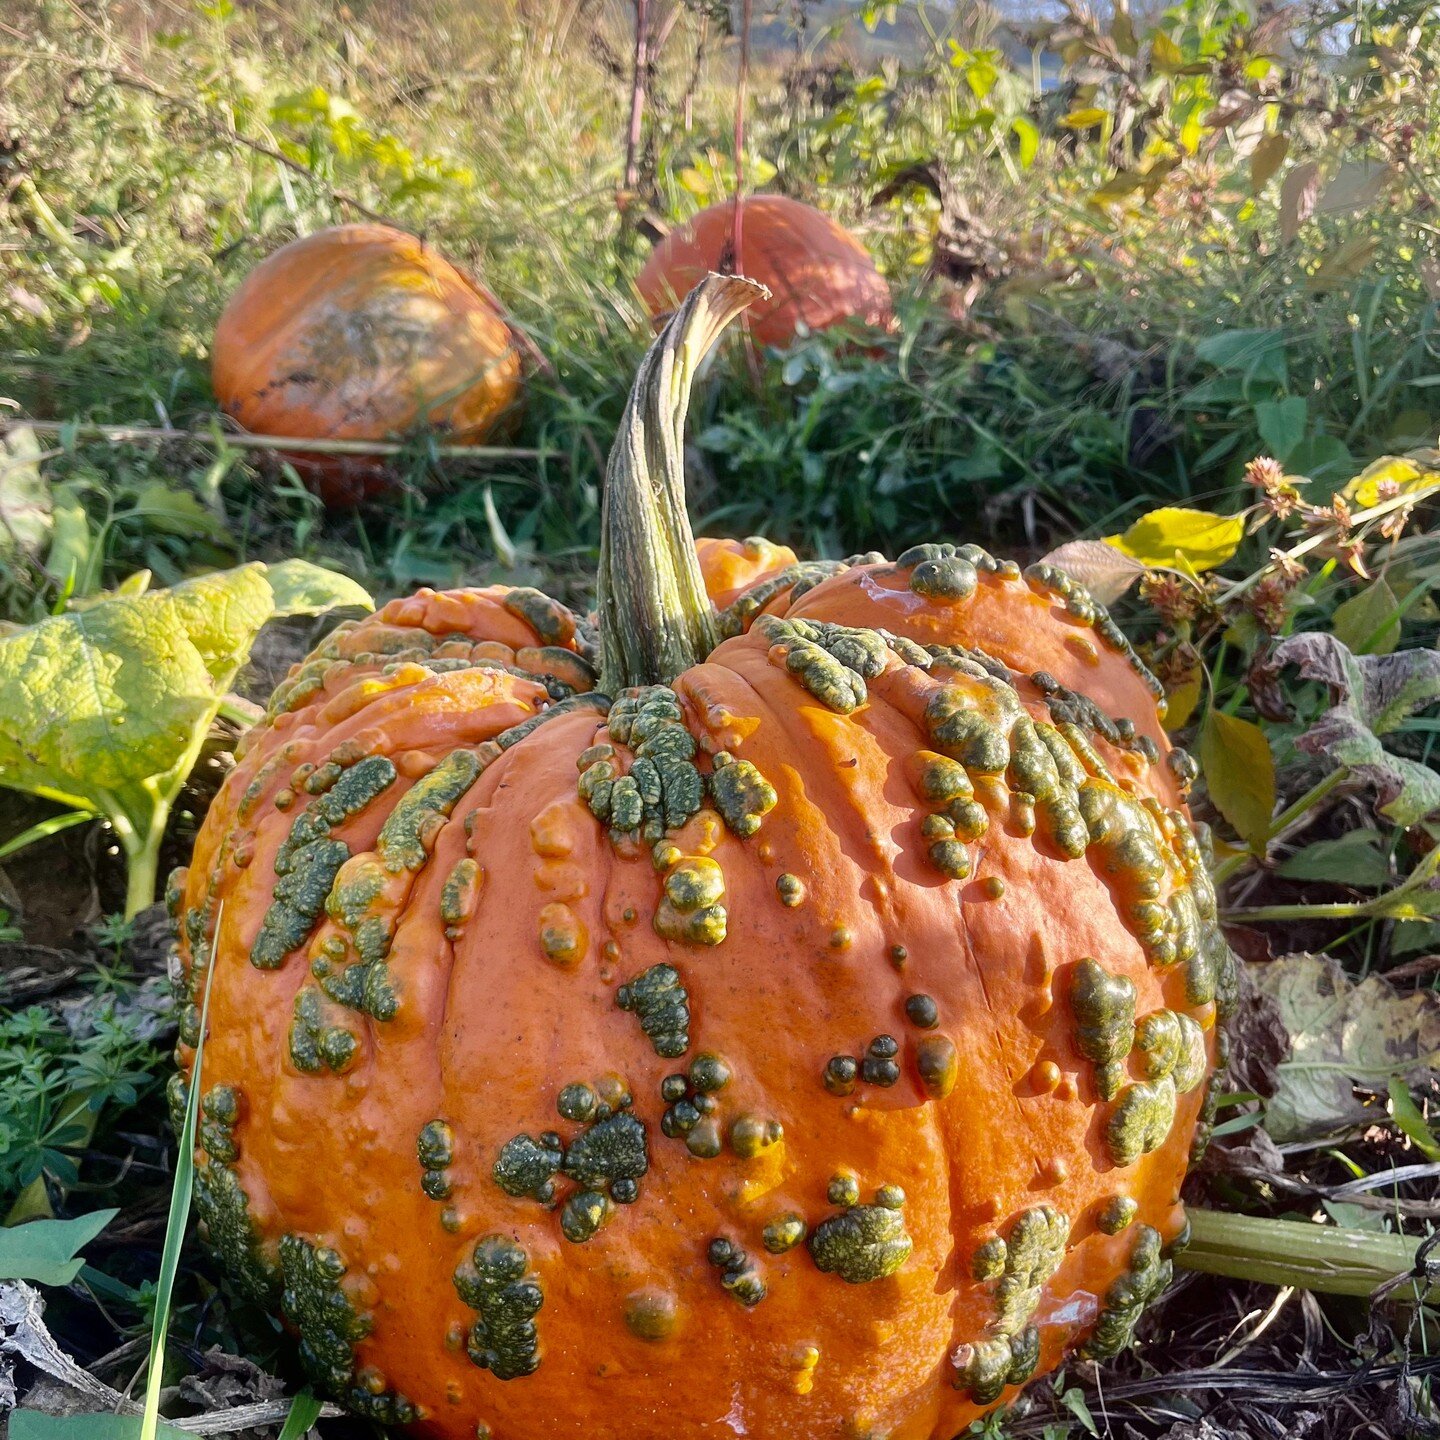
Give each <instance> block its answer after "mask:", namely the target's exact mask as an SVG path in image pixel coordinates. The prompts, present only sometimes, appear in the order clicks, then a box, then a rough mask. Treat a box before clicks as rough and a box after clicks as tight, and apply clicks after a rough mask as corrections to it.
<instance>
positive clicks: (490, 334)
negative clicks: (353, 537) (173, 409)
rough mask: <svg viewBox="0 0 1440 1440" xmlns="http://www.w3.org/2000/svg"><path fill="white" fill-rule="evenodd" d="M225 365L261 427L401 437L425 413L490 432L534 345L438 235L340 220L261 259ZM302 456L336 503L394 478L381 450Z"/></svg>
mask: <svg viewBox="0 0 1440 1440" xmlns="http://www.w3.org/2000/svg"><path fill="white" fill-rule="evenodd" d="M211 378H212V382H213V385H214V390H215V398H216V399H217V400H218V401H219V403H220V406H221V408H222V409H223V410H224V411H225V412H226V414H228V415H231V416H233V417H234V418H235V419H236V420H238V421H239V422H240V424H242V425H243V426H244V427H245V428H246V429H247V430H251V431H254V432H256V433H258V434H261V435H280V436H294V437H295V438H297V439H302V440H343V441H375V440H380V441H388V440H394V439H396V438H397V437H400V436H402V435H403V434H404V433H405V432H406V431H407V430H411V429H413V428H414V427H415V426H416V425H418V424H421V423H425V424H429V425H432V426H434V427H436V428H437V429H440V430H443V431H444V432H445V438H446V439H447V441H449V442H451V443H453V444H457V445H478V444H480V443H481V442H483V441H484V440H485V438H486V437H487V436H488V435H490V434H491V432H492V431H493V430H494V429H495V427H496V425H497V424H498V423H499V422H500V421H501V419H502V418H503V417H504V416H505V415H506V414H507V413H508V412H509V411H511V410H512V409H513V407H514V406H515V404H516V401H517V399H518V397H519V392H520V357H519V354H518V352H517V350H516V348H515V343H514V337H513V336H512V335H511V333H510V330H509V327H508V326H507V325H506V323H505V321H504V319H503V318H502V316H501V315H500V314H499V312H498V311H497V310H496V308H495V306H494V304H493V303H492V301H491V300H490V298H489V297H488V296H487V295H486V294H485V293H483V292H482V291H481V290H480V289H479V288H477V286H476V285H475V284H474V282H473V281H471V280H470V279H469V277H467V276H466V275H465V274H464V273H462V272H461V271H460V270H458V269H456V267H455V266H454V265H452V264H451V263H450V262H449V261H448V260H446V259H445V258H444V257H443V256H442V255H440V254H439V253H438V252H437V251H435V250H434V249H433V248H431V247H430V246H429V245H427V244H426V243H425V242H424V241H422V240H418V239H416V238H415V236H413V235H407V234H405V233H404V232H403V231H400V230H392V229H390V228H389V227H388V226H385V225H339V226H336V227H335V228H333V229H330V230H322V231H320V232H318V233H317V234H314V235H309V236H306V237H305V238H304V239H301V240H295V241H293V242H291V243H290V244H289V245H285V246H283V247H282V248H281V249H279V250H277V251H276V252H275V253H274V254H273V255H271V256H269V257H268V258H267V259H265V260H263V261H262V262H261V263H260V264H259V265H257V266H256V267H255V269H254V270H252V271H251V272H250V274H249V275H248V276H247V277H246V279H245V281H244V283H243V284H242V285H241V286H240V288H239V289H238V290H237V291H236V292H235V294H234V295H233V296H232V297H231V299H230V302H229V303H228V304H227V305H226V307H225V310H224V313H223V314H222V315H221V317H220V323H219V325H218V326H217V327H216V330H215V342H214V346H213V349H212V353H211ZM291 459H292V460H293V462H294V463H295V465H296V467H297V468H298V469H299V470H300V472H301V474H302V475H304V476H305V477H306V479H307V480H309V481H310V482H311V483H312V484H313V485H314V486H315V488H316V489H317V490H318V491H319V493H320V494H321V496H322V497H323V498H324V499H325V500H326V501H327V502H328V503H330V504H332V505H345V504H353V503H355V502H356V501H358V500H361V499H365V498H368V497H370V496H373V495H375V494H378V493H380V492H382V491H383V490H384V489H386V488H387V485H388V480H387V476H386V471H385V468H384V466H383V465H382V464H381V463H380V462H379V461H378V460H377V459H376V458H375V457H373V456H366V455H363V454H361V455H327V456H317V455H314V454H308V453H307V454H296V455H294V456H292V457H291Z"/></svg>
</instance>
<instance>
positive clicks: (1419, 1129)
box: [1390, 1078, 1440, 1160]
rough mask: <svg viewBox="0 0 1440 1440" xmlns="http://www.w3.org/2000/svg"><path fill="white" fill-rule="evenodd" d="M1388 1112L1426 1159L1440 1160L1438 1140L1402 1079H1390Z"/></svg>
mask: <svg viewBox="0 0 1440 1440" xmlns="http://www.w3.org/2000/svg"><path fill="white" fill-rule="evenodd" d="M1390 1113H1391V1114H1392V1115H1393V1116H1394V1117H1395V1123H1396V1124H1397V1125H1398V1126H1399V1127H1400V1129H1401V1130H1402V1131H1403V1132H1404V1133H1405V1134H1406V1135H1407V1136H1408V1137H1409V1139H1410V1143H1411V1144H1412V1145H1414V1147H1415V1148H1416V1149H1417V1150H1418V1151H1419V1152H1420V1153H1421V1154H1422V1155H1423V1156H1424V1157H1425V1158H1426V1159H1427V1160H1440V1140H1437V1139H1436V1137H1435V1132H1434V1130H1432V1129H1431V1128H1430V1126H1429V1125H1428V1124H1427V1123H1426V1120H1425V1117H1424V1115H1422V1114H1421V1113H1420V1107H1419V1106H1418V1105H1417V1104H1416V1103H1415V1097H1414V1096H1413V1095H1411V1093H1410V1087H1409V1086H1408V1085H1406V1084H1405V1083H1404V1082H1403V1081H1402V1080H1399V1079H1395V1078H1392V1079H1391V1081H1390Z"/></svg>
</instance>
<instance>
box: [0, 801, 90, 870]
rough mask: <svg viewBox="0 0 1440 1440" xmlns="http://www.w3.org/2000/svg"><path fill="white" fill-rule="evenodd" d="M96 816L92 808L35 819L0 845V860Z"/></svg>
mask: <svg viewBox="0 0 1440 1440" xmlns="http://www.w3.org/2000/svg"><path fill="white" fill-rule="evenodd" d="M97 818H98V817H97V816H96V814H95V812H94V811H93V810H71V811H69V812H68V813H66V814H64V815H52V816H51V817H50V818H49V819H48V820H37V821H36V822H35V824H33V825H31V826H30V827H29V829H27V830H22V831H21V832H20V833H19V834H18V835H16V836H14V837H13V838H11V839H9V840H7V841H5V843H4V844H3V845H0V860H6V859H8V858H9V857H10V856H11V855H16V854H19V852H20V851H21V850H23V849H24V848H25V847H26V846H27V845H34V844H35V843H36V842H37V841H39V840H48V839H49V838H50V837H51V836H52V835H58V834H59V833H60V832H61V831H62V830H69V829H70V828H71V827H72V826H75V825H83V824H84V823H85V822H86V821H87V820H94V819H97Z"/></svg>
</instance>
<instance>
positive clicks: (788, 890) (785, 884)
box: [775, 872, 805, 910]
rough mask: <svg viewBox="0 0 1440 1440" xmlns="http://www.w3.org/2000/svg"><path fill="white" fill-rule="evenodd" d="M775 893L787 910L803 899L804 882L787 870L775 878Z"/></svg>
mask: <svg viewBox="0 0 1440 1440" xmlns="http://www.w3.org/2000/svg"><path fill="white" fill-rule="evenodd" d="M775 893H776V894H777V895H778V896H779V897H780V903H781V904H782V905H783V906H785V908H786V909H787V910H793V909H794V908H795V907H796V906H797V905H801V904H803V903H804V901H805V882H804V881H803V880H802V879H801V878H800V877H799V876H798V875H791V874H789V873H788V872H787V873H786V874H783V875H778V876H776V878H775Z"/></svg>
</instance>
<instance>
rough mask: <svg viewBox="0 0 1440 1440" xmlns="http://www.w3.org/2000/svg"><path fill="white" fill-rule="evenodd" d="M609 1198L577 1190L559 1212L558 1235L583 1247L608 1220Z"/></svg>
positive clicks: (592, 1192) (596, 1193)
mask: <svg viewBox="0 0 1440 1440" xmlns="http://www.w3.org/2000/svg"><path fill="white" fill-rule="evenodd" d="M611 1210H612V1206H611V1204H610V1200H609V1197H608V1196H606V1195H604V1194H602V1193H601V1192H600V1191H599V1190H577V1191H576V1192H575V1193H574V1194H573V1195H571V1196H570V1198H569V1199H568V1200H566V1202H565V1204H564V1205H563V1206H562V1207H561V1210H560V1233H561V1234H562V1235H564V1237H565V1238H566V1239H567V1240H569V1241H571V1242H572V1243H574V1244H576V1245H583V1244H584V1243H585V1242H586V1241H587V1240H589V1239H590V1238H591V1236H593V1235H594V1234H595V1232H596V1231H597V1230H599V1229H600V1227H601V1226H602V1225H603V1224H604V1223H605V1222H606V1221H607V1220H608V1219H609V1218H610V1214H611Z"/></svg>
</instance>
